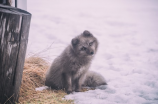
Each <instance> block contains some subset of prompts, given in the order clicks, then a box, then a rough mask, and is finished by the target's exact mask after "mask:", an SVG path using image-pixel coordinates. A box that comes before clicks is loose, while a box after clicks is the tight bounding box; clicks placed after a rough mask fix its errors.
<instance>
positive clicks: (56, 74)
mask: <svg viewBox="0 0 158 104" xmlns="http://www.w3.org/2000/svg"><path fill="white" fill-rule="evenodd" d="M97 48H98V40H97V39H96V38H95V37H94V36H93V35H92V34H91V33H90V32H89V31H87V30H85V31H84V32H83V33H82V34H81V35H79V36H77V37H75V38H73V39H72V41H71V44H70V45H69V46H68V47H66V49H65V50H64V51H63V53H62V54H61V55H60V56H58V57H57V58H56V59H55V60H54V62H53V63H52V65H51V67H50V69H49V70H48V71H47V74H46V81H45V85H47V86H50V87H51V88H53V89H65V90H66V92H67V93H71V92H72V91H77V92H78V91H81V86H82V85H83V83H84V81H85V78H86V74H87V72H88V70H89V67H90V65H91V61H92V59H93V57H94V55H95V54H96V52H97Z"/></svg>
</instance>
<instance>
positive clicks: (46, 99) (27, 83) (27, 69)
mask: <svg viewBox="0 0 158 104" xmlns="http://www.w3.org/2000/svg"><path fill="white" fill-rule="evenodd" d="M48 67H49V64H48V63H47V62H46V61H45V60H43V59H42V58H39V57H30V58H28V59H26V61H25V64H24V71H23V78H22V83H21V89H20V94H19V103H20V104H25V103H27V104H28V103H29V104H70V103H72V101H71V100H62V98H63V97H64V96H65V95H66V93H65V92H64V91H62V90H58V91H56V90H50V89H49V90H43V91H36V90H35V88H37V87H41V86H44V80H45V79H44V76H45V72H46V70H47V69H48Z"/></svg>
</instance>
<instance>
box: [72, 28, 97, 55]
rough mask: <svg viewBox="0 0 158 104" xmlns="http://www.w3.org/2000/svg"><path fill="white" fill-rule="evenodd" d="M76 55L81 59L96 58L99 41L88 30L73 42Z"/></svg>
mask: <svg viewBox="0 0 158 104" xmlns="http://www.w3.org/2000/svg"><path fill="white" fill-rule="evenodd" d="M71 44H72V49H73V51H74V53H75V54H76V55H77V56H79V57H86V56H88V57H91V56H94V55H95V53H96V51H97V48H98V41H97V39H96V38H95V37H94V36H93V35H92V34H91V33H90V32H89V31H87V30H85V31H84V32H83V33H82V34H81V35H79V36H77V37H75V38H73V39H72V41H71Z"/></svg>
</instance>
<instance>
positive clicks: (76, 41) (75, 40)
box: [71, 38, 79, 46]
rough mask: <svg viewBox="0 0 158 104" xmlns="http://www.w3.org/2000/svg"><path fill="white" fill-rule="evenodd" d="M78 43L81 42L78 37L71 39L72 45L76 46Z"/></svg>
mask: <svg viewBox="0 0 158 104" xmlns="http://www.w3.org/2000/svg"><path fill="white" fill-rule="evenodd" d="M78 43H79V39H77V38H74V39H72V40H71V44H72V46H76V45H77V44H78Z"/></svg>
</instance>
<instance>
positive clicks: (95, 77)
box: [82, 71, 107, 87]
mask: <svg viewBox="0 0 158 104" xmlns="http://www.w3.org/2000/svg"><path fill="white" fill-rule="evenodd" d="M100 85H107V83H106V81H105V79H104V77H103V76H102V75H101V74H99V73H97V72H94V71H88V72H87V74H86V78H85V81H84V83H83V85H82V86H88V87H97V86H100Z"/></svg>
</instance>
